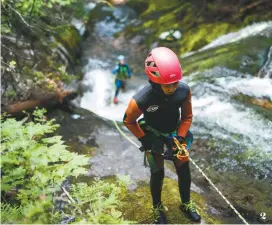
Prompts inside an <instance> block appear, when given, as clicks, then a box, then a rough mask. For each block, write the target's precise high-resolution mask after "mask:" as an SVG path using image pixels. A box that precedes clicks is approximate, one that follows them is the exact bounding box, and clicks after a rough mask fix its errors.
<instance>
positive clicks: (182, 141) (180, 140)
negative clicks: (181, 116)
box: [176, 136, 186, 144]
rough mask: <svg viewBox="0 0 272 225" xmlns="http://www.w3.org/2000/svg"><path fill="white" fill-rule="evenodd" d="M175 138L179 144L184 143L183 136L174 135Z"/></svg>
mask: <svg viewBox="0 0 272 225" xmlns="http://www.w3.org/2000/svg"><path fill="white" fill-rule="evenodd" d="M176 139H177V140H178V141H179V143H180V144H186V140H185V138H184V137H181V136H176Z"/></svg>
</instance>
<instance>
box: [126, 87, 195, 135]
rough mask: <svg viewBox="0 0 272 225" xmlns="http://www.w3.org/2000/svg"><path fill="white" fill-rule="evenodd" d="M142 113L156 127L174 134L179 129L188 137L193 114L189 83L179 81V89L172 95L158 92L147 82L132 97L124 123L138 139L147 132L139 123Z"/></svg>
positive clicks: (149, 123) (178, 132) (179, 131)
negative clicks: (168, 95) (146, 84)
mask: <svg viewBox="0 0 272 225" xmlns="http://www.w3.org/2000/svg"><path fill="white" fill-rule="evenodd" d="M179 109H180V110H181V114H180V111H179ZM142 114H144V119H145V121H146V123H147V124H148V125H150V126H151V127H153V128H155V129H156V130H158V131H160V132H162V133H171V132H173V130H175V129H177V134H178V135H179V136H182V137H185V136H186V134H187V132H188V130H189V128H190V126H191V123H192V117H193V115H192V104H191V91H190V89H189V87H188V85H186V84H184V83H179V86H178V88H177V90H176V92H175V93H174V95H172V96H170V97H167V96H165V95H163V94H162V93H158V92H157V91H155V90H154V89H153V88H152V86H151V85H148V86H146V87H145V88H143V89H142V90H141V91H140V92H139V93H137V94H136V95H134V96H133V97H132V99H131V100H130V102H129V105H128V108H127V110H126V113H125V117H124V124H125V125H126V127H127V128H128V129H129V130H130V131H131V132H132V133H133V134H134V135H135V136H136V137H137V138H140V137H142V136H144V135H145V133H144V132H143V130H142V129H141V128H140V126H139V125H138V123H137V119H138V118H139V117H140V116H141V115H142ZM179 121H180V122H179ZM178 123H179V126H178V128H177V124H178Z"/></svg>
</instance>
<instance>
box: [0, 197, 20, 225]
mask: <svg viewBox="0 0 272 225" xmlns="http://www.w3.org/2000/svg"><path fill="white" fill-rule="evenodd" d="M20 218H22V207H19V206H14V207H12V206H11V205H10V204H7V203H3V202H2V203H1V224H3V223H7V222H9V223H17V222H18V221H19V220H20Z"/></svg>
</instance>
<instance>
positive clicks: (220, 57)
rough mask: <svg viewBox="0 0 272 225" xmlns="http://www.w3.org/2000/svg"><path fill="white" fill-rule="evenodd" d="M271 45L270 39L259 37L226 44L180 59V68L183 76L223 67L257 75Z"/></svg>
mask: <svg viewBox="0 0 272 225" xmlns="http://www.w3.org/2000/svg"><path fill="white" fill-rule="evenodd" d="M271 44H272V40H271V39H270V38H266V37H260V36H256V37H251V38H247V39H244V40H243V41H242V42H236V43H230V44H226V45H224V46H219V47H216V48H213V49H208V50H206V51H202V52H199V53H197V54H194V55H192V56H188V57H185V58H183V59H182V67H183V70H184V73H185V74H189V73H192V72H194V71H196V70H198V71H203V70H206V69H210V68H213V67H214V66H223V67H227V68H230V69H234V70H237V71H240V72H243V73H250V74H252V75H257V73H258V71H259V69H260V68H261V66H262V65H263V64H264V62H265V60H266V56H267V51H268V49H269V47H270V46H271Z"/></svg>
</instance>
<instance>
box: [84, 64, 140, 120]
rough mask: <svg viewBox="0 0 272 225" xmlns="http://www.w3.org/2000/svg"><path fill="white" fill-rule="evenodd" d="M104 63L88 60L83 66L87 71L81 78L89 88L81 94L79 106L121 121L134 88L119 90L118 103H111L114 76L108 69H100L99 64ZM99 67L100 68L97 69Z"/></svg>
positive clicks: (134, 91) (113, 90)
mask: <svg viewBox="0 0 272 225" xmlns="http://www.w3.org/2000/svg"><path fill="white" fill-rule="evenodd" d="M105 65H107V63H105V62H102V61H99V60H91V59H90V60H89V63H88V65H86V67H85V71H89V72H86V74H85V77H84V80H83V85H84V86H86V87H89V88H88V91H86V92H85V93H84V94H83V96H82V98H81V103H80V106H81V107H82V108H85V109H88V110H90V111H92V112H94V113H96V114H97V115H99V116H102V117H104V118H107V119H110V120H117V121H122V120H123V116H124V113H125V110H126V108H127V105H128V102H129V100H130V98H131V97H132V96H133V95H134V94H135V93H136V90H127V91H125V92H122V91H120V92H119V95H118V101H119V102H118V104H116V105H115V104H113V103H112V100H113V96H114V92H115V85H114V77H115V76H114V75H112V74H111V71H110V70H106V69H101V66H105ZM99 67H100V69H98V68H99ZM91 68H94V69H91ZM128 82H129V81H128Z"/></svg>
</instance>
